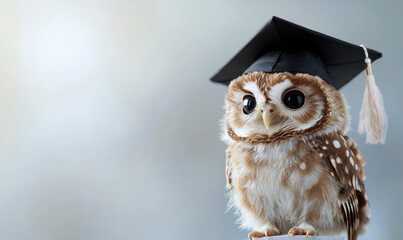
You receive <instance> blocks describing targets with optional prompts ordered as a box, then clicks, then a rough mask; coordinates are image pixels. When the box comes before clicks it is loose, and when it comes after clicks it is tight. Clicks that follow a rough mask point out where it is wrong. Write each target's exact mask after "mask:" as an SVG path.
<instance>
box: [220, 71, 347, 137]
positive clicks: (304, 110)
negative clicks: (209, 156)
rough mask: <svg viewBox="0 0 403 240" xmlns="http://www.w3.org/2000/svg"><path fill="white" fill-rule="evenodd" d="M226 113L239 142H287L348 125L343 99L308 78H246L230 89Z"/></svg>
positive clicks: (251, 75)
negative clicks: (250, 140)
mask: <svg viewBox="0 0 403 240" xmlns="http://www.w3.org/2000/svg"><path fill="white" fill-rule="evenodd" d="M226 111H227V112H226V128H227V130H231V131H232V132H233V134H234V136H237V137H240V138H249V139H253V138H256V139H266V140H267V139H268V138H271V139H273V140H275V138H279V139H285V138H290V137H296V136H301V135H307V134H309V135H311V134H314V133H316V132H319V131H326V130H329V128H333V129H332V130H334V128H337V130H341V131H345V130H346V129H347V125H348V114H347V109H346V106H345V103H344V99H343V97H342V95H341V94H340V93H339V92H338V91H337V90H336V89H335V88H334V87H332V86H330V85H329V84H327V83H326V82H325V81H324V80H322V79H321V78H319V77H314V76H311V75H308V74H291V73H262V72H253V73H249V74H247V75H243V76H241V77H239V78H237V79H236V80H234V81H232V83H231V84H230V86H229V92H228V95H227V98H226Z"/></svg>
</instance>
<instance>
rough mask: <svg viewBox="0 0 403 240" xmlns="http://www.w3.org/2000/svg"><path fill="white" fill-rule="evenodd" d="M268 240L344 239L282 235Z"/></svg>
mask: <svg viewBox="0 0 403 240" xmlns="http://www.w3.org/2000/svg"><path fill="white" fill-rule="evenodd" d="M267 239H268V240H288V239H292V240H305V239H309V240H344V238H343V237H332V236H309V237H308V238H306V236H304V235H301V236H287V235H282V236H275V237H268V238H267Z"/></svg>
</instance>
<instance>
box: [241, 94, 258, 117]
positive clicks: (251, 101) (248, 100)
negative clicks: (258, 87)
mask: <svg viewBox="0 0 403 240" xmlns="http://www.w3.org/2000/svg"><path fill="white" fill-rule="evenodd" d="M255 107H256V99H255V98H254V97H253V96H251V95H245V96H244V97H243V113H245V114H249V113H251V112H253V110H255Z"/></svg>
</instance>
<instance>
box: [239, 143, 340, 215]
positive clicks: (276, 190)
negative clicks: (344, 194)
mask: <svg viewBox="0 0 403 240" xmlns="http://www.w3.org/2000/svg"><path fill="white" fill-rule="evenodd" d="M269 149H270V150H271V151H269V152H267V151H258V152H245V153H244V154H240V155H239V156H238V159H235V158H236V157H234V165H233V169H232V178H233V183H234V190H233V193H234V200H235V203H236V204H237V205H238V206H239V207H240V208H241V209H242V208H245V209H246V208H247V209H249V210H248V211H252V212H255V213H259V214H261V215H263V216H261V217H262V218H264V219H275V220H277V221H283V220H284V219H286V220H287V221H289V222H290V223H294V222H298V221H299V220H300V219H301V218H302V217H303V216H302V213H309V214H312V215H317V217H318V218H319V216H320V215H322V214H326V215H329V217H331V215H332V214H331V213H329V214H327V213H322V212H321V210H320V209H321V206H323V204H324V201H323V200H324V199H325V198H324V196H333V195H334V196H336V195H335V194H337V193H336V189H334V191H333V190H332V189H330V188H329V189H326V188H325V187H323V188H322V184H321V183H324V182H326V181H328V178H327V175H326V172H325V170H324V168H323V167H322V164H321V163H320V161H319V159H318V158H315V156H309V154H311V153H310V151H307V150H306V149H304V148H301V149H297V150H296V149H291V150H289V149H281V148H280V149H273V148H269ZM276 150H277V151H276ZM292 151H296V152H297V154H294V153H293V152H292ZM323 186H326V183H325V184H323ZM328 186H329V185H328ZM335 199H336V198H335ZM318 209H319V210H318ZM255 215H256V214H255ZM279 218H281V219H279ZM318 220H319V219H318Z"/></svg>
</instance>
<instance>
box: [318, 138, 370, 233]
mask: <svg viewBox="0 0 403 240" xmlns="http://www.w3.org/2000/svg"><path fill="white" fill-rule="evenodd" d="M312 143H313V146H314V147H313V148H314V149H315V150H316V151H317V152H318V154H319V156H320V157H321V158H322V160H323V163H324V165H325V166H326V168H327V169H328V171H329V173H330V174H331V175H332V176H333V177H334V178H335V180H336V182H337V183H338V184H339V186H340V192H339V201H340V209H341V213H342V214H343V217H344V222H345V224H346V229H347V234H348V239H349V240H355V239H357V236H358V233H359V232H361V229H362V227H363V226H364V225H365V224H366V223H369V218H368V216H367V215H368V210H369V205H368V201H367V197H366V194H365V188H364V180H365V177H366V175H365V172H364V165H365V159H364V156H363V155H362V153H361V151H360V150H359V149H358V146H357V144H356V143H355V142H354V141H353V140H352V139H351V138H349V137H347V136H345V135H343V134H340V133H335V134H329V135H326V136H323V137H320V138H317V139H314V140H312Z"/></svg>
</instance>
